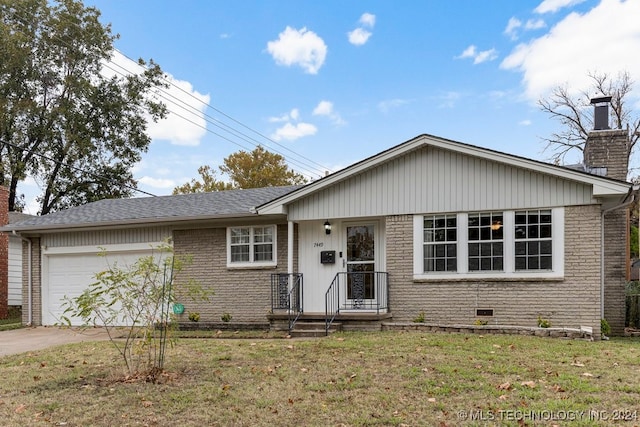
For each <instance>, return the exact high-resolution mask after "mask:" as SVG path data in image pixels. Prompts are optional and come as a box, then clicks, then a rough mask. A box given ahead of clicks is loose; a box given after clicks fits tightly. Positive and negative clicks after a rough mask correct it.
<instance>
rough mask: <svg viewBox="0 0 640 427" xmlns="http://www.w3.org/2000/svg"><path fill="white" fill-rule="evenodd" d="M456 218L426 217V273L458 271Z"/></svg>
mask: <svg viewBox="0 0 640 427" xmlns="http://www.w3.org/2000/svg"><path fill="white" fill-rule="evenodd" d="M456 236H457V228H456V216H455V215H439V216H425V217H424V271H456V268H457V262H456V261H457V254H456V252H457V251H456V240H457V238H456Z"/></svg>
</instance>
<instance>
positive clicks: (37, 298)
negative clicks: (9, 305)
mask: <svg viewBox="0 0 640 427" xmlns="http://www.w3.org/2000/svg"><path fill="white" fill-rule="evenodd" d="M28 257H29V244H28V243H27V242H24V241H23V242H22V259H23V262H22V323H23V324H25V325H28V324H29V266H28V263H27V261H26V260H27V259H29V258H28ZM31 265H32V270H31V285H32V292H31V309H32V310H33V311H32V316H33V319H32V323H31V325H32V326H40V325H42V275H41V267H42V258H41V256H40V238H38V237H32V238H31Z"/></svg>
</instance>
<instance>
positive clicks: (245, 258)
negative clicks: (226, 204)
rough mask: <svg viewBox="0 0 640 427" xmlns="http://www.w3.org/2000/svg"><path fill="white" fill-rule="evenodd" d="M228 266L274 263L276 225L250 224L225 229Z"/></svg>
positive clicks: (268, 264) (267, 264)
mask: <svg viewBox="0 0 640 427" xmlns="http://www.w3.org/2000/svg"><path fill="white" fill-rule="evenodd" d="M227 254H228V255H227V264H228V265H229V266H243V265H247V266H261V265H264V266H270V265H275V263H276V255H275V254H276V227H275V226H273V225H267V226H259V227H256V226H251V227H248V226H247V227H229V228H228V229H227Z"/></svg>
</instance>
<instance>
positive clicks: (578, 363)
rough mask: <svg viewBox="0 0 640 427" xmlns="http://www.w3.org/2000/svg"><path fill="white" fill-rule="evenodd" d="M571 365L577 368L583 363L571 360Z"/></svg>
mask: <svg viewBox="0 0 640 427" xmlns="http://www.w3.org/2000/svg"><path fill="white" fill-rule="evenodd" d="M571 366H577V367H579V368H582V367H583V366H584V363H580V362H573V363H571Z"/></svg>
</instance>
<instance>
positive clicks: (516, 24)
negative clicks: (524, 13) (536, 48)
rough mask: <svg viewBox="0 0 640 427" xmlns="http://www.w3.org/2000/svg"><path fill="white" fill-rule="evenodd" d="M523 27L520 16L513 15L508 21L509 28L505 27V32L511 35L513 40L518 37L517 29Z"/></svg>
mask: <svg viewBox="0 0 640 427" xmlns="http://www.w3.org/2000/svg"><path fill="white" fill-rule="evenodd" d="M520 27H522V21H521V20H519V19H518V18H514V17H511V18H509V22H507V28H505V29H504V33H505V34H506V35H508V36H509V37H511V38H512V39H513V40H515V39H517V38H518V35H517V33H516V30H517V29H518V28H520Z"/></svg>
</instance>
